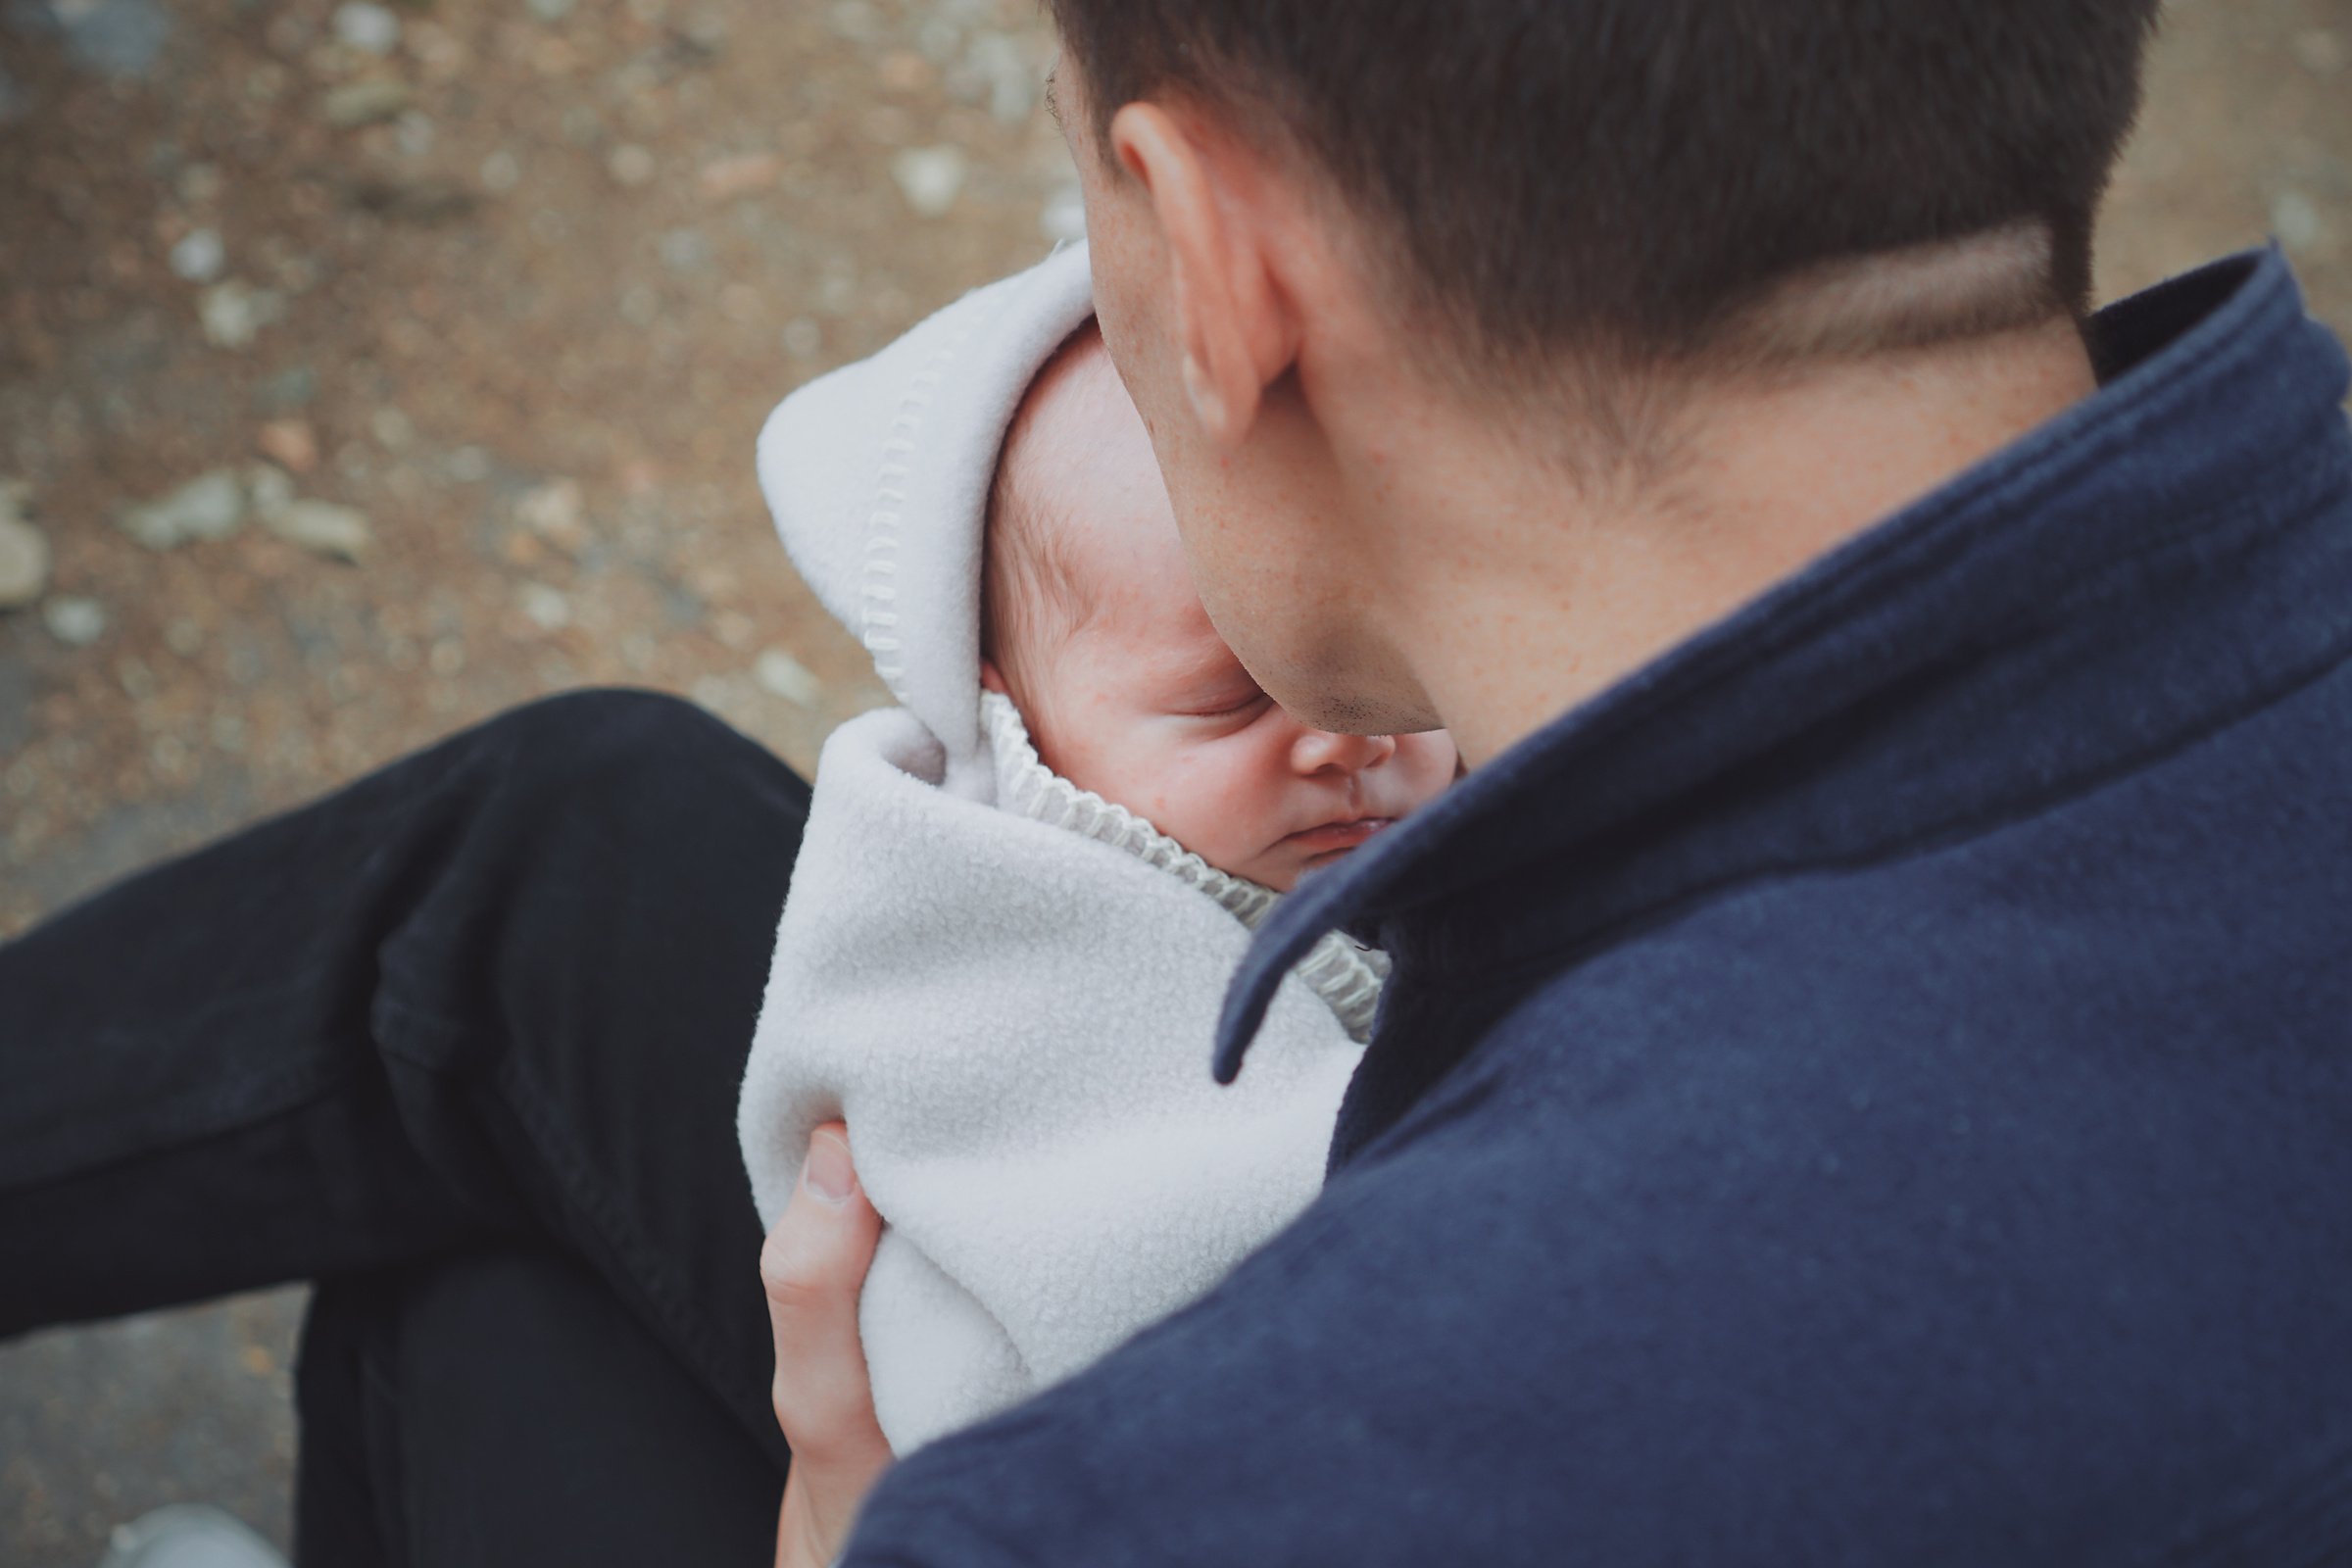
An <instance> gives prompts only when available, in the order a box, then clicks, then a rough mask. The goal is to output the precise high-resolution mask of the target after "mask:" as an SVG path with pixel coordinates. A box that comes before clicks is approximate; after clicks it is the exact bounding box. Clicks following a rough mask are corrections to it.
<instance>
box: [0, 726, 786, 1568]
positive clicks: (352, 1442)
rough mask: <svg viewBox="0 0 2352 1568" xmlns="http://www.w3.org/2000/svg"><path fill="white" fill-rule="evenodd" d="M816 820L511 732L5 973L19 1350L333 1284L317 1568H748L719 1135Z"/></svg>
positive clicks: (227, 859) (731, 1211) (662, 760)
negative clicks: (806, 827)
mask: <svg viewBox="0 0 2352 1568" xmlns="http://www.w3.org/2000/svg"><path fill="white" fill-rule="evenodd" d="M807 807H808V790H807V787H806V786H805V785H803V784H802V783H801V781H800V780H799V779H798V778H796V777H794V776H793V774H792V773H791V771H790V770H789V769H787V768H786V767H785V766H784V765H783V764H782V763H781V762H779V761H777V760H775V759H774V758H772V757H770V756H769V755H768V754H767V753H765V752H763V751H762V750H760V748H759V747H757V746H755V745H753V744H752V743H751V742H749V741H747V740H745V739H743V738H742V737H741V736H738V735H736V734H735V733H734V732H732V731H731V730H728V729H727V728H726V727H725V726H723V725H721V724H719V723H718V722H717V721H715V720H713V719H711V718H710V717H708V716H706V715H705V714H703V713H701V712H700V711H697V710H694V709H692V708H689V707H687V706H685V705H683V704H680V703H677V702H674V701H671V700H668V699H664V698H659V697H653V696H648V695H641V694H634V693H621V692H596V693H585V694H580V695H575V696H569V697H564V698H559V699H555V700H552V701H549V702H543V703H539V704H536V705H533V706H531V707H529V708H525V709H522V710H519V711H515V712H513V713H509V714H507V715H505V716H503V717H501V718H498V719H495V720H493V721H491V722H490V723H487V724H484V725H482V726H480V727H479V728H476V729H474V730H471V731H468V732H467V733H465V734H462V735H459V736H457V737H455V738H454V739H452V740H449V741H447V742H444V743H443V744H442V745H440V746H438V747H436V748H434V749H432V750H430V751H427V752H424V753H421V754H419V755H417V756H416V757H413V758H410V759H408V760H404V761H401V762H398V763H395V764H394V765H392V766H390V767H388V768H385V769H384V770H382V771H381V772H378V773H376V774H374V775H372V776H370V777H368V778H367V779H364V780H362V781H361V782H359V783H357V784H355V785H353V786H351V787H350V788H348V789H345V790H343V791H342V792H340V793H339V794H336V795H334V796H331V797H329V798H328V799H326V800H324V801H321V802H319V803H318V804H317V805H314V806H311V807H308V808H306V809H302V810H298V811H295V812H293V813H291V814H289V815H286V816H283V817H279V818H277V819H275V820H272V821H269V822H265V823H263V824H261V825H260V826H258V827H255V828H252V829H249V830H247V831H246V832H244V833H241V834H238V835H237V836H235V837H233V838H230V839H228V840H225V841H224V842H222V843H220V844H217V845H214V846H212V847H211V848H209V849H205V850H202V851H199V852H198V853H196V854H194V855H190V856H188V857H186V858H182V859H179V860H176V861H172V862H171V863H169V864H166V865H163V866H160V867H158V868H156V869H154V870H151V871H148V872H146V873H144V874H142V875H140V876H137V877H134V878H132V879H131V880H129V881H127V882H125V883H123V884H121V885H119V886H117V887H115V888H113V889H111V890H109V891H107V892H105V893H102V894H100V895H98V896H97V897H95V898H93V899H91V900H89V901H87V902H85V903H83V904H80V905H78V906H76V907H72V908H69V909H67V910H65V911H64V912H62V913H60V914H58V915H57V916H55V917H54V918H52V919H50V920H49V921H47V922H46V923H45V924H43V925H41V926H38V927H36V928H35V929H34V930H33V931H31V932H30V933H28V934H27V935H25V937H23V938H21V939H20V940H18V941H16V942H14V943H11V944H8V945H6V946H4V947H0V1336H7V1335H12V1334H17V1333H21V1332H24V1331H25V1330H27V1329H31V1328H35V1327H39V1326H42V1325H46V1324H55V1323H64V1322H71V1321H73V1320H77V1319H85V1318H95V1317H103V1316H107V1315H111V1314H115V1313H121V1312H129V1311H135V1310H140V1309H144V1308H150V1307H157V1306H164V1305H169V1304H172V1303H174V1302H181V1301H190V1300H195V1299H201V1298H205V1297H210V1296H215V1295H219V1294H221V1293H223V1292H228V1291H238V1290H246V1289H251V1288H254V1287H258V1286H264V1285H270V1284H275V1283H278V1282H282V1281H287V1280H297V1279H313V1280H317V1281H319V1289H318V1292H317V1295H316V1297H315V1299H314V1303H313V1306H312V1313H311V1321H310V1323H309V1325H308V1328H307V1330H306V1334H305V1342H304V1350H303V1359H302V1367H301V1375H300V1383H301V1391H300V1402H301V1408H302V1415H303V1422H304V1450H305V1451H304V1456H303V1461H302V1467H301V1479H300V1484H299V1489H298V1490H299V1496H298V1501H297V1521H298V1523H297V1532H298V1552H299V1553H300V1554H301V1555H302V1556H303V1557H304V1558H305V1559H306V1561H310V1562H316V1563H320V1564H327V1563H334V1564H342V1563H357V1564H372V1563H387V1564H391V1563H414V1564H417V1565H430V1568H439V1565H442V1564H451V1563H468V1562H475V1561H480V1562H492V1561H496V1562H501V1563H512V1562H515V1561H517V1560H522V1561H530V1560H546V1561H551V1562H554V1561H562V1562H564V1563H567V1564H581V1563H597V1562H604V1561H612V1562H615V1563H618V1562H629V1563H642V1562H645V1561H647V1560H649V1559H652V1560H667V1561H678V1562H687V1561H708V1562H714V1563H715V1562H724V1561H730V1560H731V1561H754V1562H756V1561H760V1560H761V1559H762V1558H763V1557H764V1556H765V1554H766V1553H767V1552H768V1551H769V1550H770V1549H771V1548H772V1544H773V1539H774V1536H773V1532H774V1524H775V1507H776V1503H777V1500H778V1497H779V1496H780V1495H781V1478H782V1475H783V1471H784V1466H785V1463H786V1459H787V1455H786V1452H785V1448H784V1445H783V1441H782V1438H781V1436H780V1435H779V1434H778V1433H777V1431H776V1428H775V1422H774V1419H773V1417H772V1415H771V1414H770V1413H769V1409H768V1394H767V1388H768V1382H769V1376H770V1353H769V1345H768V1333H767V1324H766V1315H765V1308H764V1306H763V1304H762V1301H761V1299H760V1286H759V1278H758V1258H759V1250H760V1226H759V1221H758V1219H757V1217H756V1215H755V1214H754V1212H753V1209H752V1204H751V1199H750V1193H749V1189H748V1187H747V1184H746V1181H745V1178H744V1174H743V1169H742V1163H741V1160H740V1157H739V1156H738V1154H737V1152H736V1140H735V1096H736V1086H737V1083H738V1081H739V1079H740V1077H741V1074H742V1069H743V1061H744V1057H745V1054H746V1053H747V1051H748V1049H749V1046H750V1041H751V1034H752V1026H753V1022H754V1019H755V1017H756V1016H757V1013H758V1009H759V1005H760V989H761V986H762V984H763V982H764V980H765V978H766V971H767V959H768V953H769V948H770V944H771V941H772V938H773V935H774V931H775V924H776V916H777V912H778V910H779V909H780V908H781V907H782V904H783V899H784V891H785V886H786V884H787V881H788V880H789V878H790V875H791V869H792V862H793V858H794V855H795V854H796V852H797V850H798V847H799V843H800V833H801V828H802V824H803V822H804V820H805V817H806V812H807Z"/></svg>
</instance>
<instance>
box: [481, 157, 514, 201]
mask: <svg viewBox="0 0 2352 1568" xmlns="http://www.w3.org/2000/svg"><path fill="white" fill-rule="evenodd" d="M521 183H522V160H521V159H519V158H516V157H515V155H514V154H513V153H512V152H509V151H508V150H507V149H506V148H504V147H501V148H500V149H499V150H498V151H496V152H494V153H492V154H491V155H490V156H489V157H487V158H485V159H483V160H482V189H484V190H486V191H491V192H494V193H496V194H498V195H502V196H503V195H505V194H506V193H507V192H508V191H511V190H513V189H514V188H515V186H517V185H519V184H521Z"/></svg>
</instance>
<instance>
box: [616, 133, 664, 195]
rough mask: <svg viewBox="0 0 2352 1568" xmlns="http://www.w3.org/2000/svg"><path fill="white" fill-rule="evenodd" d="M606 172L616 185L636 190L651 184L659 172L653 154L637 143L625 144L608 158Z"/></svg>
mask: <svg viewBox="0 0 2352 1568" xmlns="http://www.w3.org/2000/svg"><path fill="white" fill-rule="evenodd" d="M605 172H607V173H609V174H611V175H612V176H613V183H614V184H615V185H626V186H629V187H630V188H632V189H634V188H635V187H637V186H639V185H647V184H651V183H652V182H653V178H654V175H655V173H656V172H658V171H657V167H656V165H655V163H654V155H653V154H652V153H650V152H647V151H646V150H645V149H644V148H642V147H640V146H638V145H637V144H636V143H635V142H623V143H621V144H620V145H619V146H618V147H615V148H613V152H612V155H611V156H610V157H608V158H606V160H605Z"/></svg>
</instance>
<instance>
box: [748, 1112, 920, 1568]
mask: <svg viewBox="0 0 2352 1568" xmlns="http://www.w3.org/2000/svg"><path fill="white" fill-rule="evenodd" d="M881 1235H882V1217H881V1216H880V1215H878V1214H876V1213H875V1212H874V1205H873V1204H871V1203H869V1202H867V1201H866V1199H865V1190H864V1189H863V1188H861V1187H859V1186H858V1173H857V1171H856V1170H855V1169H854V1168H853V1167H852V1166H851V1164H850V1139H849V1129H848V1128H846V1127H844V1126H843V1125H842V1124H841V1123H839V1122H829V1123H827V1124H826V1125H824V1126H822V1127H819V1128H818V1129H817V1130H816V1136H815V1137H814V1138H813V1139H812V1140H811V1141H810V1143H809V1158H808V1161H807V1163H806V1164H804V1165H803V1166H802V1169H801V1183H800V1186H798V1187H797V1188H795V1189H794V1190H793V1195H792V1201H791V1202H790V1203H789V1204H787V1205H786V1206H785V1209H784V1217H783V1218H782V1219H779V1220H778V1221H776V1228H775V1229H774V1230H772V1231H770V1232H769V1233H768V1237H767V1246H766V1247H765V1248H763V1249H761V1250H760V1282H761V1283H762V1284H763V1285H764V1286H765V1287H766V1289H767V1320H768V1324H769V1326H770V1327H771V1328H772V1329H773V1330H774V1331H775V1339H776V1382H775V1388H774V1391H773V1393H774V1397H775V1404H776V1420H777V1421H778V1422H779V1423H780V1424H781V1425H782V1426H783V1428H784V1438H785V1441H786V1442H788V1443H790V1444H791V1445H792V1471H791V1474H790V1476H789V1478H788V1479H787V1480H786V1482H785V1484H784V1513H783V1517H782V1519H781V1520H780V1521H779V1522H778V1524H777V1529H776V1568H828V1565H830V1564H831V1563H832V1561H833V1560H834V1558H835V1557H837V1556H839V1555H840V1553H841V1549H842V1547H843V1545H844V1544H847V1543H848V1541H849V1536H850V1526H851V1524H852V1523H854V1522H855V1521H856V1519H857V1517H858V1505H859V1504H860V1503H862V1502H863V1501H864V1500H865V1495H866V1493H867V1492H869V1491H870V1490H872V1488H873V1485H874V1482H875V1480H876V1478H878V1477H879V1476H880V1475H881V1474H882V1472H883V1470H885V1469H886V1468H888V1466H889V1464H890V1445H889V1444H888V1443H887V1442H885V1441H884V1439H883V1437H882V1427H881V1424H880V1423H879V1422H877V1421H876V1420H875V1419H874V1391H873V1385H872V1384H871V1382H870V1381H869V1380H868V1379H867V1377H866V1372H865V1348H864V1346H863V1345H862V1344H860V1343H859V1341H858V1291H859V1289H860V1288H861V1287H862V1286H863V1285H864V1284H865V1271H866V1267H867V1265H869V1264H870V1263H872V1262H873V1260H874V1244H875V1242H876V1241H878V1240H879V1239H880V1238H881Z"/></svg>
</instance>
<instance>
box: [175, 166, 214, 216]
mask: <svg viewBox="0 0 2352 1568" xmlns="http://www.w3.org/2000/svg"><path fill="white" fill-rule="evenodd" d="M225 183H226V182H225V181H224V180H222V179H221V166H220V165H219V164H190V165H188V166H187V167H186V168H185V169H182V170H181V171H180V172H179V176H178V177H177V178H176V179H174V180H173V181H172V188H173V189H174V190H176V191H178V192H179V199H180V200H181V201H183V202H186V203H187V204H188V205H189V206H191V207H201V206H203V205H204V204H205V203H206V202H210V201H218V200H219V199H220V196H221V189H222V187H223V186H224V184H225Z"/></svg>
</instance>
